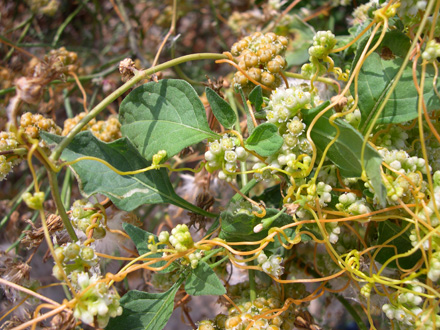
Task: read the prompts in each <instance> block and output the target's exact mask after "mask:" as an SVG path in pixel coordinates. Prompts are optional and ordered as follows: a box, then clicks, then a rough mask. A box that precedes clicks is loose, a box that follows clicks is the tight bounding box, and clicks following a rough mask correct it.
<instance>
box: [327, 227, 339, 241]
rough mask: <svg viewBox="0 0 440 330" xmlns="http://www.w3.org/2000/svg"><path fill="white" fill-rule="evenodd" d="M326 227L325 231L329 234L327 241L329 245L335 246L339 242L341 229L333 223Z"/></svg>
mask: <svg viewBox="0 0 440 330" xmlns="http://www.w3.org/2000/svg"><path fill="white" fill-rule="evenodd" d="M326 227H328V229H327V231H328V232H329V235H328V240H329V241H330V243H332V244H336V243H337V242H338V240H339V234H340V233H341V227H339V226H338V224H337V223H336V222H334V223H333V222H330V223H328V224H327V226H326Z"/></svg>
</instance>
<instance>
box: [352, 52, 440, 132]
mask: <svg viewBox="0 0 440 330" xmlns="http://www.w3.org/2000/svg"><path fill="white" fill-rule="evenodd" d="M402 62H403V59H402V58H394V59H392V60H384V59H382V58H381V57H380V56H379V55H378V54H376V53H373V54H371V55H370V56H369V57H368V58H367V59H366V60H365V62H364V64H363V66H362V69H361V70H360V72H359V88H358V93H359V109H360V111H361V116H362V117H361V124H360V131H361V132H366V130H367V129H368V126H369V125H370V124H371V121H372V119H373V118H374V116H375V115H376V113H377V111H378V109H379V106H380V105H381V104H382V103H383V100H384V98H385V95H386V94H387V92H388V90H389V88H390V87H391V84H392V83H393V81H394V78H395V76H396V74H397V72H398V71H399V69H400V67H401V66H402ZM434 75H435V72H434V69H433V68H432V66H427V68H426V79H425V86H424V92H423V97H424V100H425V103H426V106H427V110H428V111H432V110H435V109H439V108H440V100H439V98H438V97H437V95H436V94H435V92H434V90H433V78H434ZM419 79H420V67H419V68H418V70H417V80H419ZM438 85H439V84H438V83H437V86H438ZM437 88H438V87H437ZM351 92H352V93H354V87H353V86H352V87H351ZM418 99H419V97H418V93H417V90H416V88H415V86H414V82H413V76H412V68H411V65H408V66H407V67H406V68H405V69H404V71H403V75H402V77H401V78H400V80H399V83H398V84H397V87H396V88H395V89H394V91H393V93H392V95H391V97H390V99H389V100H388V102H387V103H386V105H385V107H384V108H383V110H382V112H381V114H380V116H379V117H378V120H377V122H376V124H390V123H394V124H397V123H403V122H406V121H409V120H412V119H414V118H417V115H418V111H417V104H418Z"/></svg>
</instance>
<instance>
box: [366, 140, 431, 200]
mask: <svg viewBox="0 0 440 330" xmlns="http://www.w3.org/2000/svg"><path fill="white" fill-rule="evenodd" d="M379 154H380V155H381V156H382V157H383V161H384V162H385V163H386V164H388V165H389V166H390V167H391V168H392V169H393V170H389V169H386V170H385V177H386V180H382V181H383V184H384V185H385V188H386V189H387V201H388V203H389V204H391V205H393V204H396V203H397V202H398V200H399V198H400V199H402V200H403V201H404V202H405V203H408V202H411V201H412V199H413V196H412V194H411V190H412V189H413V185H415V186H417V187H418V186H421V187H422V190H424V189H425V185H426V184H425V183H424V182H423V178H422V176H421V175H420V173H419V172H421V173H425V174H426V166H425V160H424V159H423V158H419V157H417V156H412V157H411V156H409V154H408V153H407V152H405V151H403V150H388V149H386V148H383V149H380V150H379ZM429 170H430V171H431V167H429ZM396 172H397V173H396ZM399 173H402V174H404V176H402V175H399ZM407 178H408V179H409V180H407ZM365 186H366V187H367V188H368V189H369V190H370V191H371V192H372V193H374V190H373V189H372V187H371V183H370V182H366V183H365Z"/></svg>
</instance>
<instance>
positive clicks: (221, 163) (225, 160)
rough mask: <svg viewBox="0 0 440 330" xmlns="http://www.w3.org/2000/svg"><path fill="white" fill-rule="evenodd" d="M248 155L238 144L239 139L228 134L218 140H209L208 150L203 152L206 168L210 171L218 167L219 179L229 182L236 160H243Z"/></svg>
mask: <svg viewBox="0 0 440 330" xmlns="http://www.w3.org/2000/svg"><path fill="white" fill-rule="evenodd" d="M248 156H249V155H248V153H247V151H246V150H245V149H244V148H243V147H241V146H240V140H238V139H237V138H235V137H230V136H229V135H228V134H225V135H223V137H222V138H221V139H220V140H215V141H213V142H210V143H209V150H208V151H207V152H205V159H206V161H207V162H208V164H207V168H208V170H209V171H210V172H212V171H215V170H217V169H220V171H219V173H218V177H219V179H221V180H226V181H227V182H231V181H232V180H233V179H234V178H235V176H236V174H235V172H236V171H237V161H241V162H244V161H246V159H247V158H248Z"/></svg>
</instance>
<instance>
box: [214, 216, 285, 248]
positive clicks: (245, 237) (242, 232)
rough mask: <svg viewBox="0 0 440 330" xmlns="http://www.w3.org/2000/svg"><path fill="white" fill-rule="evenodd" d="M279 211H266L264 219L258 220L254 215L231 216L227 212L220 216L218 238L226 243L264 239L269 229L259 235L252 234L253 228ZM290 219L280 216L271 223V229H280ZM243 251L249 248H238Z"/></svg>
mask: <svg viewBox="0 0 440 330" xmlns="http://www.w3.org/2000/svg"><path fill="white" fill-rule="evenodd" d="M279 212H280V210H277V209H270V208H268V209H266V215H265V216H264V218H258V217H256V216H254V215H247V214H245V213H239V214H235V215H234V214H232V213H231V212H229V211H225V212H222V214H221V231H220V234H219V237H220V238H221V239H224V240H226V241H228V242H254V241H259V240H261V239H263V238H265V237H266V236H267V235H268V231H269V229H263V230H262V231H260V232H259V233H254V227H255V226H256V225H258V224H259V223H261V221H262V220H263V219H267V218H270V217H272V216H274V215H276V214H277V213H279ZM292 221H293V220H292V217H291V216H290V215H287V214H286V213H283V214H281V215H280V216H279V217H278V218H277V219H276V220H275V221H274V222H273V223H272V226H271V227H282V226H284V225H287V224H289V223H291V222H292ZM240 248H243V249H248V248H250V247H249V246H243V247H240Z"/></svg>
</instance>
